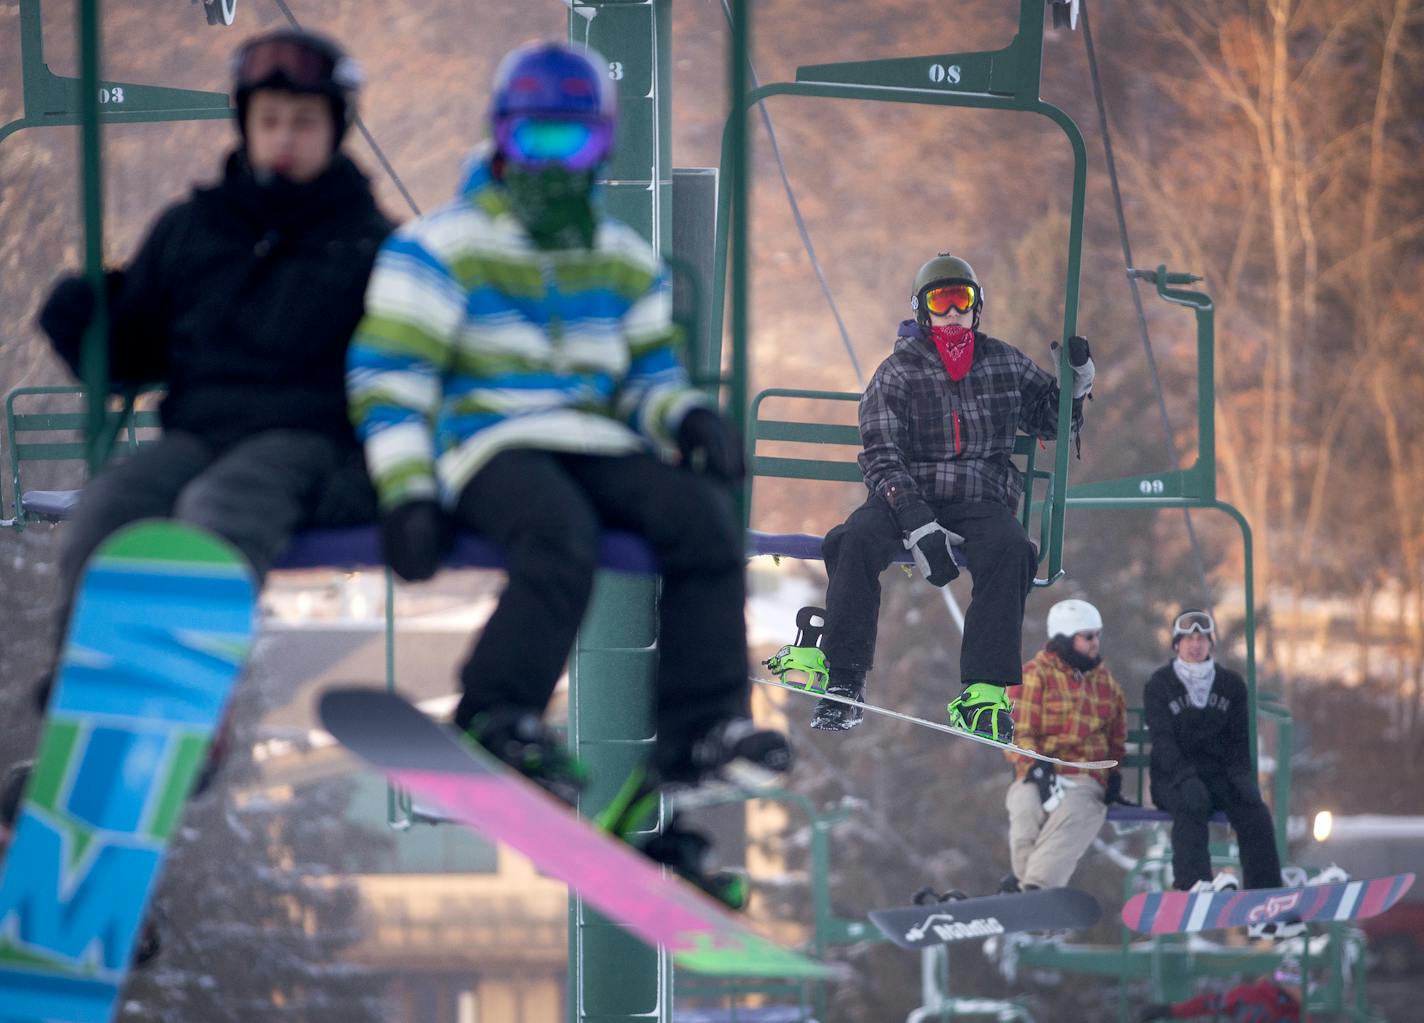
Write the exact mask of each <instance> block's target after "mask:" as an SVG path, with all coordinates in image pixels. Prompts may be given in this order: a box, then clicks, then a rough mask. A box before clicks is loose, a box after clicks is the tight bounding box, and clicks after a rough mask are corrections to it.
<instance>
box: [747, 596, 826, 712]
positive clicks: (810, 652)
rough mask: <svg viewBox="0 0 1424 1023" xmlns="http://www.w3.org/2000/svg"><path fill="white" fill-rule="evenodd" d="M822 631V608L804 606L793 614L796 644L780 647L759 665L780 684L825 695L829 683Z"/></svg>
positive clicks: (823, 627) (823, 609) (823, 626)
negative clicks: (822, 644) (794, 616)
mask: <svg viewBox="0 0 1424 1023" xmlns="http://www.w3.org/2000/svg"><path fill="white" fill-rule="evenodd" d="M825 628H826V609H825V608H823V607H803V608H802V609H801V610H800V611H798V612H796V642H795V643H792V644H791V645H790V646H784V647H782V648H781V649H780V650H778V651H777V652H776V653H774V654H772V655H771V656H770V657H768V658H767V659H766V660H764V661H762V662H761V663H762V664H764V665H766V666H767V668H768V670H770V671H771V673H772V674H773V675H775V676H776V677H777V678H778V679H780V680H781V683H782V685H787V686H793V687H795V688H796V689H809V690H811V691H812V692H816V693H824V692H825V691H826V684H827V682H828V681H829V677H828V671H827V668H826V655H825V654H824V653H822V652H821V634H822V633H823V632H824V631H825Z"/></svg>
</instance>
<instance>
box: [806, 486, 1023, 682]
mask: <svg viewBox="0 0 1424 1023" xmlns="http://www.w3.org/2000/svg"><path fill="white" fill-rule="evenodd" d="M935 516H936V518H937V519H938V520H939V522H940V524H941V525H943V526H944V527H945V528H946V529H950V530H953V531H954V532H956V533H958V534H959V535H961V536H963V537H964V545H963V547H962V548H961V549H962V550H963V551H964V555H965V559H966V560H967V561H968V563H969V572H970V575H971V576H972V577H973V579H974V589H973V591H972V592H971V594H970V600H969V607H968V608H967V609H966V610H965V612H964V641H963V643H962V644H961V646H960V650H959V674H960V679H961V680H962V681H963V682H964V683H965V684H968V683H970V682H993V683H995V684H997V685H1006V686H1011V685H1018V684H1020V683H1021V682H1023V655H1022V652H1021V650H1020V646H1021V645H1022V638H1023V616H1024V604H1025V602H1026V601H1027V600H1028V594H1029V591H1030V590H1031V589H1032V588H1033V573H1034V570H1035V569H1036V567H1037V565H1038V552H1037V551H1035V550H1034V546H1033V544H1032V543H1030V542H1029V539H1028V535H1027V534H1026V533H1025V532H1024V529H1023V526H1022V525H1021V524H1020V523H1019V520H1018V519H1017V518H1015V517H1014V515H1013V513H1012V512H1011V511H1010V510H1009V508H1008V506H1007V505H1004V504H1000V503H998V502H995V501H954V502H950V503H948V504H942V505H939V506H937V507H936V508H935ZM904 553H905V545H904V542H903V539H902V534H901V532H900V527H899V526H898V525H896V523H895V519H894V517H893V515H892V514H891V511H890V506H889V504H887V503H886V502H885V500H884V499H883V498H881V497H879V496H877V495H871V497H870V498H869V499H868V500H867V501H866V502H865V503H864V504H863V505H861V506H860V507H859V508H857V509H856V510H855V511H853V512H851V514H850V518H848V519H847V520H846V521H845V522H843V523H842V524H841V525H839V526H836V527H835V528H834V529H832V530H831V531H830V532H829V533H827V534H826V540H825V544H824V545H823V548H822V556H823V557H824V558H825V562H826V572H827V575H828V576H829V582H828V584H827V586H826V633H825V639H824V640H823V641H822V648H823V649H824V650H825V653H826V661H827V663H828V664H829V665H830V668H831V670H832V672H835V671H836V670H837V669H842V670H849V671H868V670H869V669H870V668H871V667H872V666H873V664H874V660H875V636H876V629H877V625H878V619H879V617H880V574H881V573H882V572H884V571H885V569H887V568H888V567H890V564H891V563H892V562H893V561H894V559H895V558H896V557H898V556H900V555H902V554H904Z"/></svg>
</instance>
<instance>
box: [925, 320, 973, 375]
mask: <svg viewBox="0 0 1424 1023" xmlns="http://www.w3.org/2000/svg"><path fill="white" fill-rule="evenodd" d="M930 340H931V341H933V342H934V346H935V348H936V349H938V350H939V358H940V361H941V362H943V363H944V368H945V371H946V372H948V373H949V379H951V380H954V381H959V380H963V379H964V378H965V376H966V375H967V374H968V373H969V367H970V365H971V364H972V363H973V362H974V330H973V328H971V327H931V328H930Z"/></svg>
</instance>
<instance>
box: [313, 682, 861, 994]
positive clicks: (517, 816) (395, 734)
mask: <svg viewBox="0 0 1424 1023" xmlns="http://www.w3.org/2000/svg"><path fill="white" fill-rule="evenodd" d="M318 713H319V714H320V717H321V722H322V724H323V725H324V726H325V727H326V729H327V731H329V732H330V733H331V734H332V735H333V736H334V737H335V738H336V739H337V741H339V742H340V743H341V744H342V745H343V746H345V747H346V748H347V749H349V750H351V752H353V753H355V754H356V755H357V756H358V757H360V758H361V759H362V760H365V761H366V762H367V763H369V764H370V765H371V766H372V767H374V768H376V769H377V770H379V771H380V772H381V773H383V774H384V775H386V777H387V778H389V779H390V780H391V781H392V782H393V783H395V784H396V785H398V786H400V787H401V788H403V789H406V790H408V791H409V792H410V793H411V794H412V795H413V796H415V797H416V798H419V799H421V800H424V801H426V802H428V803H431V804H434V805H435V806H437V807H439V808H440V810H442V811H443V812H444V813H445V814H446V815H447V816H448V817H449V818H450V819H452V820H455V821H457V822H458V823H460V824H462V825H463V826H465V827H468V828H470V829H472V830H474V831H477V832H479V833H480V834H482V835H484V836H485V837H486V838H489V839H492V840H495V841H499V842H504V843H506V844H508V845H510V846H511V847H513V848H514V849H516V850H518V851H519V852H520V853H522V854H523V855H524V856H526V857H528V859H529V860H531V861H532V862H533V864H534V866H535V867H537V868H538V869H539V870H540V871H541V872H543V873H544V874H547V875H548V876H550V877H553V878H556V879H558V880H560V881H563V882H564V883H565V884H567V885H568V886H569V887H570V888H572V889H573V890H574V891H576V892H578V893H579V895H581V896H582V897H583V898H584V899H585V900H586V901H587V902H588V903H589V904H590V905H591V906H593V907H594V908H595V909H597V910H598V911H599V912H601V913H603V914H604V915H606V916H608V917H609V918H610V919H612V920H613V921H614V922H616V923H618V924H620V925H621V926H622V927H624V928H625V929H627V930H628V931H630V932H631V933H632V934H634V935H636V936H637V937H638V938H640V939H642V940H643V941H645V942H647V943H648V944H649V945H662V946H664V947H665V948H666V949H667V950H668V953H669V954H670V955H671V956H672V959H673V962H674V963H675V964H676V965H678V966H681V967H683V968H685V969H687V970H690V971H692V972H694V973H701V974H708V975H717V976H729V977H787V978H798V979H825V978H829V977H832V976H836V975H837V971H836V970H834V969H833V968H832V967H830V966H827V965H826V964H824V963H820V962H817V961H816V960H814V959H811V958H809V957H807V956H803V955H801V954H799V953H797V952H793V951H790V950H789V949H785V948H782V947H781V946H780V945H777V944H775V943H774V942H771V941H769V940H767V939H766V938H763V937H761V936H759V935H757V934H756V933H754V932H753V931H751V930H750V929H749V928H748V927H747V926H746V924H744V923H743V922H742V921H741V920H739V919H737V918H736V917H735V916H733V915H732V913H731V912H730V911H729V910H727V909H726V908H725V907H724V906H722V905H721V904H720V903H717V902H716V901H714V900H713V899H712V898H710V897H709V896H707V895H706V894H704V893H703V892H701V891H700V890H698V889H696V888H694V887H693V886H692V885H690V884H688V883H687V882H685V881H683V880H682V879H681V878H679V877H676V876H674V875H672V874H670V873H666V872H665V871H664V869H663V868H662V867H660V866H659V865H657V864H656V863H654V862H653V861H651V860H649V859H647V858H646V857H645V856H643V855H642V854H641V853H639V852H637V851H636V850H634V849H632V848H631V847H629V846H628V845H626V844H625V843H623V842H621V841H619V840H618V839H616V838H614V837H613V836H611V835H609V834H607V833H605V832H603V831H600V830H599V829H597V828H596V827H594V826H593V825H592V824H590V823H589V822H588V821H587V820H585V819H583V818H582V817H579V816H578V815H577V814H576V813H574V812H573V810H571V809H570V808H569V807H568V806H566V805H565V804H564V803H561V802H559V801H558V800H557V799H555V798H554V797H553V796H551V795H550V794H549V793H547V792H545V791H544V790H543V789H541V788H540V787H539V786H537V785H535V784H534V783H533V782H531V781H529V780H528V779H526V778H525V777H524V776H523V775H521V774H519V773H518V772H516V771H514V770H511V769H510V768H509V767H508V766H506V765H505V764H503V763H501V762H500V761H499V760H497V759H495V758H494V757H492V756H490V755H489V754H487V753H485V752H484V751H483V750H481V749H479V748H478V747H476V746H474V745H472V744H470V743H467V742H465V741H464V740H463V739H462V738H460V737H459V736H458V735H457V733H455V732H454V731H453V730H452V729H451V728H449V727H447V726H445V725H442V724H440V723H439V722H437V721H435V720H433V719H431V718H429V717H427V716H426V715H425V714H424V713H422V712H421V711H420V710H419V709H417V708H416V707H414V706H412V705H411V704H410V703H409V702H407V701H406V700H405V698H404V697H402V696H400V695H399V694H397V693H393V692H390V691H389V690H384V689H363V688H336V689H329V690H327V691H326V692H325V693H323V694H322V696H321V700H320V705H319V710H318Z"/></svg>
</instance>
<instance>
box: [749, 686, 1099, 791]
mask: <svg viewBox="0 0 1424 1023" xmlns="http://www.w3.org/2000/svg"><path fill="white" fill-rule="evenodd" d="M752 681H753V682H759V683H761V684H762V685H764V686H775V687H776V688H777V689H785V690H786V691H787V692H790V693H800V694H801V695H802V696H810V697H813V698H815V699H817V700H834V701H835V702H836V703H844V704H847V705H849V706H851V707H859V708H860V709H861V710H868V711H870V713H872V714H883V715H885V716H886V717H891V718H898V719H899V720H901V721H908V722H910V723H911V724H913V725H920V726H922V727H924V728H933V729H934V730H935V731H937V732H947V733H948V734H950V735H957V736H959V737H960V738H961V739H971V740H973V741H974V742H978V743H982V744H984V745H985V746H993V747H994V748H995V749H1001V750H1006V751H1008V752H1009V753H1017V754H1019V755H1021V756H1025V757H1032V758H1033V759H1034V760H1042V761H1043V762H1044V763H1046V764H1058V765H1060V766H1063V767H1076V768H1078V769H1079V770H1081V771H1102V770H1106V769H1107V768H1110V767H1116V766H1117V761H1116V760H1060V759H1058V758H1057V757H1050V756H1048V754H1046V753H1039V752H1037V751H1035V750H1031V749H1024V748H1023V747H1022V746H1015V745H1014V744H1013V743H1011V742H999V741H998V740H996V739H991V738H989V737H988V736H987V735H979V734H978V733H976V732H965V731H961V730H960V729H958V728H951V727H949V725H942V724H940V723H939V722H937V721H926V720H925V719H924V718H917V717H915V716H914V715H912V714H902V713H900V712H899V711H898V710H889V709H888V708H885V707H877V706H875V704H873V703H861V702H860V701H859V700H852V699H851V698H850V697H848V696H837V695H836V694H834V693H827V692H822V691H820V690H816V689H802V688H801V687H800V686H793V685H788V684H786V683H785V682H778V681H777V680H776V679H772V678H753V679H752Z"/></svg>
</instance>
